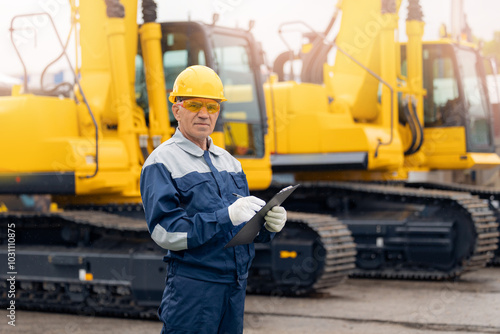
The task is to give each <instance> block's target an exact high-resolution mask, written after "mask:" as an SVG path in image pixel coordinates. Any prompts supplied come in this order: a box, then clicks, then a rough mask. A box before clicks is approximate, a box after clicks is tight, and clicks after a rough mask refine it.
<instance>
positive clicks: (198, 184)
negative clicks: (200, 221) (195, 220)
mask: <svg viewBox="0 0 500 334" xmlns="http://www.w3.org/2000/svg"><path fill="white" fill-rule="evenodd" d="M176 183H177V190H178V192H179V195H180V201H181V206H182V207H183V208H184V209H185V210H186V212H187V213H188V215H189V216H193V215H194V214H196V213H198V212H212V211H214V210H215V209H218V208H219V206H220V204H219V203H218V200H217V199H218V198H219V195H218V191H217V185H216V184H215V181H211V180H210V179H209V178H208V177H203V176H202V175H200V174H197V175H193V177H189V176H188V177H183V178H182V179H178V180H177V182H176Z"/></svg>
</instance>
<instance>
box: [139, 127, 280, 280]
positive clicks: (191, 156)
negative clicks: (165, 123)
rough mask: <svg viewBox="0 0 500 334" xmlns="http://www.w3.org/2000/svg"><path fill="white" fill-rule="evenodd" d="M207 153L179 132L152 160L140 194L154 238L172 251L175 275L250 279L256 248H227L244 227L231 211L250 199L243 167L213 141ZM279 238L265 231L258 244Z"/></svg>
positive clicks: (145, 170)
mask: <svg viewBox="0 0 500 334" xmlns="http://www.w3.org/2000/svg"><path fill="white" fill-rule="evenodd" d="M208 140H209V149H208V150H207V151H204V150H203V149H201V148H200V147H199V146H197V145H196V144H194V143H193V142H191V141H190V140H188V139H186V138H185V137H184V135H183V134H182V133H181V132H180V131H179V129H177V131H176V132H175V134H174V136H172V138H170V139H169V140H167V141H166V142H164V143H162V144H161V145H160V146H158V147H157V148H156V149H155V150H154V151H153V152H152V153H151V155H150V156H149V157H148V159H147V160H146V162H145V163H144V166H143V168H142V173H141V195H142V202H143V206H144V212H145V215H146V221H147V224H148V229H149V232H150V233H151V237H152V239H153V240H154V241H155V242H156V243H157V244H158V245H159V246H160V247H162V248H165V249H167V250H168V252H167V255H166V256H165V257H164V261H165V262H167V263H169V265H171V266H173V267H175V272H176V274H177V275H181V276H186V277H190V278H195V279H202V280H205V281H212V282H223V283H231V282H235V281H238V280H241V279H246V278H247V276H248V269H249V268H250V265H251V262H252V259H253V257H254V256H255V249H254V245H253V243H252V244H248V245H240V246H236V247H230V248H227V249H224V245H225V244H226V243H227V242H228V241H229V240H231V238H232V237H233V236H234V235H236V233H237V232H238V231H239V230H240V229H241V228H242V227H243V225H244V224H241V225H239V226H236V227H235V226H233V224H232V223H231V220H230V219H229V213H228V209H227V208H228V206H229V205H231V204H232V203H233V202H234V201H235V200H236V199H237V198H236V197H235V196H234V195H233V193H236V194H239V195H242V196H248V195H249V190H248V183H247V180H246V176H245V174H244V172H243V170H242V168H241V164H240V162H239V161H238V160H236V159H235V158H234V157H233V156H231V155H230V154H229V153H228V152H227V151H226V150H224V149H222V148H220V147H218V146H215V145H214V144H213V143H212V140H211V138H209V139H208ZM274 234H275V233H271V232H269V231H268V230H267V229H265V228H264V227H263V228H262V229H261V230H260V232H259V235H258V236H257V237H256V238H255V240H254V241H255V242H267V241H270V240H271V239H272V238H273V237H274Z"/></svg>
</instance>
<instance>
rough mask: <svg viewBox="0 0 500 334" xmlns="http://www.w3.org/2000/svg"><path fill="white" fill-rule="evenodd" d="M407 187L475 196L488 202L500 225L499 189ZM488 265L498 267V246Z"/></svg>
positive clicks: (453, 185) (447, 185)
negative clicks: (465, 193)
mask: <svg viewBox="0 0 500 334" xmlns="http://www.w3.org/2000/svg"><path fill="white" fill-rule="evenodd" d="M407 186H408V187H416V188H425V189H440V190H451V191H460V192H468V193H470V194H472V195H476V196H478V197H479V198H482V199H485V200H488V201H489V202H490V209H491V210H492V211H493V212H495V216H496V217H497V223H499V225H500V205H499V203H500V188H492V187H486V186H477V185H470V184H456V183H446V182H440V183H431V182H425V183H424V182H418V183H409V184H407ZM498 232H499V233H500V226H499V228H498ZM489 264H490V265H494V266H500V245H499V247H498V248H497V250H496V251H495V256H494V257H493V259H492V260H491V261H490V263H489Z"/></svg>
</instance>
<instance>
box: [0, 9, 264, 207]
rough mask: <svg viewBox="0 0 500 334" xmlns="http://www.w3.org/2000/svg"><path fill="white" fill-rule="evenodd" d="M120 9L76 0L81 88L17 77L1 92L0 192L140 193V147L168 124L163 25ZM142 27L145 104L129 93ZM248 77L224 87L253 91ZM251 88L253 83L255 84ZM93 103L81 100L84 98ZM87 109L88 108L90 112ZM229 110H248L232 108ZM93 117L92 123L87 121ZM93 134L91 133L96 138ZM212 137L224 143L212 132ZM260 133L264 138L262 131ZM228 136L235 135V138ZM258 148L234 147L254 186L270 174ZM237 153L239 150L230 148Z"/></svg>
mask: <svg viewBox="0 0 500 334" xmlns="http://www.w3.org/2000/svg"><path fill="white" fill-rule="evenodd" d="M121 3H122V4H123V5H124V7H125V17H108V16H107V15H106V4H105V2H104V1H98V2H94V1H81V2H79V4H78V6H77V5H76V3H75V2H74V1H72V2H71V4H72V11H73V13H75V12H76V11H78V12H79V15H77V16H75V20H76V21H75V22H73V24H78V25H79V30H78V35H77V38H76V40H77V41H78V42H79V46H80V48H79V50H80V53H79V54H78V57H79V58H80V57H81V58H80V59H79V60H77V61H76V63H81V66H80V67H79V68H78V69H76V75H77V76H78V77H79V83H80V85H81V91H83V94H81V91H80V89H79V87H78V85H75V88H74V91H73V92H71V93H70V95H71V94H74V95H75V98H73V97H72V96H49V95H48V94H47V95H46V96H40V95H34V94H32V93H30V92H23V91H22V90H21V89H20V88H19V87H15V89H14V90H13V94H12V95H11V96H3V97H0V124H2V131H0V150H2V152H4V154H5V155H4V156H5V157H6V158H5V159H2V160H1V161H0V183H1V184H2V185H3V188H4V189H3V190H2V192H3V193H10V194H23V193H28V194H29V193H48V194H52V195H54V197H53V199H54V200H55V201H56V202H57V203H58V204H61V205H65V204H96V205H105V204H109V203H140V201H141V199H140V192H139V180H140V171H141V167H142V164H143V162H144V161H145V158H146V157H147V155H148V154H149V153H150V152H151V151H152V150H153V149H154V148H155V147H157V146H158V145H159V144H160V143H161V142H163V141H165V140H167V139H168V138H170V137H171V135H172V134H173V133H174V132H175V127H174V125H172V124H170V120H169V117H168V115H169V114H168V109H167V108H168V104H167V99H166V98H167V95H168V91H167V89H166V85H165V76H164V66H166V65H167V64H164V56H163V54H162V48H163V47H164V45H165V43H168V42H165V41H164V40H163V41H162V38H163V36H162V28H161V26H160V24H158V23H155V22H148V23H145V24H144V25H142V26H141V27H140V29H139V26H138V25H137V22H136V20H137V1H135V0H122V1H121ZM139 34H140V38H141V39H140V48H141V56H142V59H143V62H144V73H143V75H144V77H145V82H146V88H147V95H148V108H149V112H148V114H147V115H145V112H144V110H143V109H142V108H141V107H139V105H138V104H137V103H136V91H135V87H134V84H135V81H136V78H135V75H134V73H135V67H136V63H135V62H136V55H137V51H138V44H139V43H138V42H139ZM247 86H249V85H248V83H245V84H240V85H233V86H231V85H229V84H228V85H226V87H227V95H228V97H229V98H230V99H231V98H234V100H235V101H236V102H237V101H240V102H241V101H245V99H247V100H248V98H249V94H250V98H252V87H247ZM254 90H255V89H254ZM87 103H88V106H89V107H90V110H91V111H89V109H88V108H87V105H86V104H87ZM91 114H92V116H91ZM229 114H231V115H230V116H231V117H230V118H232V119H233V118H234V119H237V118H238V117H240V118H241V117H243V118H245V114H244V113H239V112H238V111H232V112H230V113H229ZM94 120H95V124H94ZM248 126H249V125H246V124H244V123H241V124H240V123H238V124H235V128H236V130H237V131H234V132H235V133H237V135H236V140H237V142H238V144H239V146H241V148H240V151H242V152H243V151H245V147H246V150H248V147H249V146H250V143H249V136H250V135H251V134H250V132H249V133H245V127H247V128H248ZM96 134H97V138H98V139H97V143H96ZM212 137H213V139H214V142H215V143H216V144H217V145H219V146H222V147H224V146H225V143H226V142H227V143H229V144H231V143H232V142H231V141H230V140H228V139H227V138H225V137H227V134H224V133H223V132H220V131H218V132H215V133H214V134H213V136H212ZM263 138H264V139H263V141H264V142H267V141H268V139H267V135H264V137H263ZM233 142H234V141H233ZM265 147H266V149H265V150H264V151H263V152H262V154H260V155H259V156H258V157H250V156H249V157H246V156H245V152H243V153H242V155H241V159H240V160H241V162H242V165H243V168H244V170H245V172H246V173H247V176H248V181H249V184H250V187H251V188H252V189H265V188H267V187H268V186H269V184H270V182H271V165H270V158H269V156H270V151H269V147H268V145H265ZM234 153H236V155H238V154H237V153H238V151H235V152H234Z"/></svg>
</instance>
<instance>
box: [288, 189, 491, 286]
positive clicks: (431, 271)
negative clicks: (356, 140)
mask: <svg viewBox="0 0 500 334" xmlns="http://www.w3.org/2000/svg"><path fill="white" fill-rule="evenodd" d="M278 188H279V187H278ZM294 195H295V196H294V199H295V200H296V202H294V203H289V206H293V205H297V206H299V205H300V208H301V211H302V209H304V208H306V210H304V211H307V210H314V211H315V212H322V213H330V214H331V215H334V216H337V217H338V218H339V220H340V221H341V222H342V223H344V224H346V225H347V226H348V227H349V229H351V231H352V232H353V236H354V239H355V243H356V244H357V247H358V257H357V259H358V261H357V264H358V266H357V269H356V270H355V271H354V272H353V274H352V276H355V277H380V278H397V279H432V280H443V279H451V278H455V277H458V276H460V275H461V274H463V273H465V272H468V271H474V270H477V269H480V268H482V267H484V266H485V265H486V264H487V263H488V262H489V261H490V260H491V259H492V258H493V256H494V251H495V250H496V249H497V244H498V237H499V233H498V223H497V221H496V217H495V213H494V212H493V211H492V210H491V208H490V206H489V205H488V202H487V201H485V200H482V199H480V198H479V197H478V196H474V195H471V194H470V193H464V192H456V191H455V192H454V191H444V190H427V189H416V188H406V187H404V186H392V185H378V184H369V183H349V182H315V183H302V184H301V187H299V188H298V189H297V190H296V191H295V194H294ZM347 202H354V203H358V204H359V203H360V202H363V203H369V202H374V203H377V205H379V206H381V207H386V206H387V207H390V206H391V205H394V204H399V205H403V206H405V207H411V208H418V210H417V209H414V210H415V212H416V213H418V214H419V215H420V216H419V217H414V215H408V217H409V218H408V217H407V218H406V220H401V221H400V222H391V223H386V222H384V221H383V220H380V221H370V220H369V217H370V216H371V215H373V213H374V212H376V210H371V211H370V210H368V211H366V214H365V216H364V217H362V218H363V219H362V220H353V219H352V217H350V215H349V214H346V212H345V210H344V209H343V207H346V206H349V205H350V204H349V203H347ZM307 208H309V209H307ZM358 210H359V208H358ZM433 213H436V214H435V215H433ZM358 214H359V213H358ZM424 215H427V216H424ZM422 216H424V217H422ZM417 219H418V220H417ZM413 220H414V221H413ZM354 221H355V223H353V222H354ZM384 224H386V225H384ZM389 229H391V231H392V233H393V234H392V235H389V232H388V231H389ZM386 230H387V231H386ZM384 231H385V232H384ZM384 233H385V234H384ZM427 235H429V237H427ZM366 236H370V237H371V239H369V241H367V237H366ZM421 236H425V237H426V239H425V240H422V238H421ZM446 238H449V240H446ZM379 241H381V245H382V246H379V245H376V242H377V243H378V242H379ZM389 242H391V243H392V244H397V245H398V246H399V247H400V249H401V251H400V253H398V254H397V257H396V256H393V257H394V258H390V256H391V254H390V253H387V252H386V249H389V248H390V247H391V245H392V244H391V245H388V244H389ZM424 242H430V243H433V244H434V243H436V244H438V245H439V244H445V245H448V246H447V247H453V249H454V250H453V258H452V259H451V260H452V261H451V262H452V263H448V264H446V266H442V265H441V266H438V265H433V264H432V262H430V263H429V262H427V263H425V262H424V263H419V261H415V260H411V261H410V260H409V259H408V258H410V256H408V255H407V254H409V253H411V252H412V247H413V246H414V245H418V244H419V243H424ZM422 248H423V249H424V251H425V244H424V247H422ZM366 250H369V251H371V252H372V253H371V254H384V252H386V253H385V255H381V256H382V257H383V256H385V257H386V258H385V259H384V260H385V262H384V263H383V265H380V266H378V267H374V268H368V267H366V266H365V267H362V266H360V263H363V261H364V260H366V259H363V258H362V257H361V256H363V253H364V251H366ZM387 254H389V255H387ZM430 258H431V260H430V261H432V254H431V255H430Z"/></svg>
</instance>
